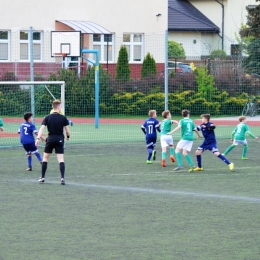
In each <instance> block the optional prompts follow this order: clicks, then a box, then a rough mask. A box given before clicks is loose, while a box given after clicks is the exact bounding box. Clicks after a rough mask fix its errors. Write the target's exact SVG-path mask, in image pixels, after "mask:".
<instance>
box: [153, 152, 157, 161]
mask: <svg viewBox="0 0 260 260" xmlns="http://www.w3.org/2000/svg"><path fill="white" fill-rule="evenodd" d="M152 159H153V160H154V161H155V159H156V151H155V150H153V153H152Z"/></svg>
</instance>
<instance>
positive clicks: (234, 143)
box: [233, 139, 247, 145]
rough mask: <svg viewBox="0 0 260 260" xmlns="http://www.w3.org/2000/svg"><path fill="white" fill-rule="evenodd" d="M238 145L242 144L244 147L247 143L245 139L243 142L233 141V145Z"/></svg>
mask: <svg viewBox="0 0 260 260" xmlns="http://www.w3.org/2000/svg"><path fill="white" fill-rule="evenodd" d="M238 144H242V145H246V144H247V141H246V139H245V140H236V139H235V140H234V141H233V145H238Z"/></svg>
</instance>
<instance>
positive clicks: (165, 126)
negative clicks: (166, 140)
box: [160, 118, 172, 135]
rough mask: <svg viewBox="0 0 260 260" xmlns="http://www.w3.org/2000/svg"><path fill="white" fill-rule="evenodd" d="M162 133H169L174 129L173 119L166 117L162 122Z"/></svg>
mask: <svg viewBox="0 0 260 260" xmlns="http://www.w3.org/2000/svg"><path fill="white" fill-rule="evenodd" d="M160 128H161V135H167V134H168V133H169V132H171V129H172V120H170V119H168V118H165V119H163V121H162V122H161V123H160Z"/></svg>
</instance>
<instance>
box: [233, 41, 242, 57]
mask: <svg viewBox="0 0 260 260" xmlns="http://www.w3.org/2000/svg"><path fill="white" fill-rule="evenodd" d="M241 54H242V53H241V47H240V46H239V44H231V56H238V55H241Z"/></svg>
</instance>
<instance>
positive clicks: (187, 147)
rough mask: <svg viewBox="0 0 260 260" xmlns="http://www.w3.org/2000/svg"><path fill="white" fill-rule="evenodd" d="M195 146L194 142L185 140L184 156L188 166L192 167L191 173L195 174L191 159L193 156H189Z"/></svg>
mask: <svg viewBox="0 0 260 260" xmlns="http://www.w3.org/2000/svg"><path fill="white" fill-rule="evenodd" d="M192 145H193V141H188V140H183V146H182V147H183V148H182V149H183V152H182V154H183V156H184V157H185V159H186V160H187V162H188V164H189V165H190V169H189V172H193V171H194V168H195V167H194V164H193V161H192V159H191V156H190V155H189V152H190V151H191V148H192Z"/></svg>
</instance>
